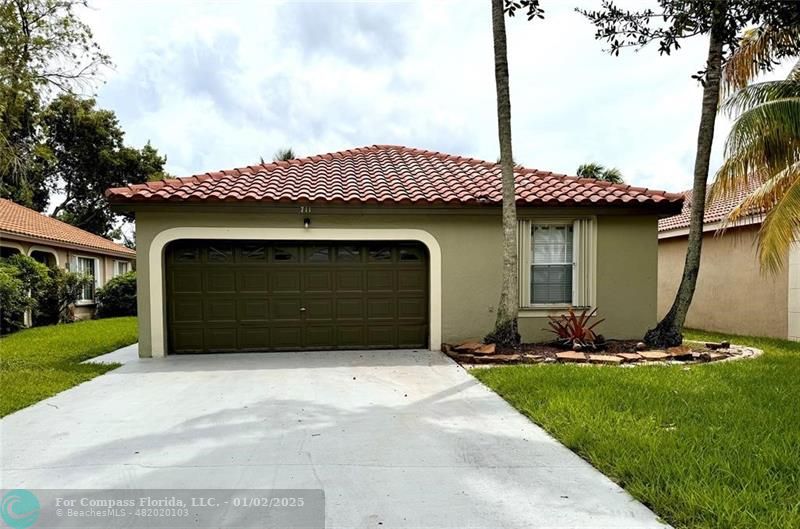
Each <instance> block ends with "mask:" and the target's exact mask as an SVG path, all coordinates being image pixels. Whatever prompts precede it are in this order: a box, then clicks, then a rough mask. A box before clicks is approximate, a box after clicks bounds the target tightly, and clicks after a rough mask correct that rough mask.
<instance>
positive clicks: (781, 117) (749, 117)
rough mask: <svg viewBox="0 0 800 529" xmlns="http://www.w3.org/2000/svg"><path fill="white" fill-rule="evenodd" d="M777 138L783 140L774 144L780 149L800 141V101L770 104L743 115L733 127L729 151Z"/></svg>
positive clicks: (727, 152)
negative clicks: (765, 139)
mask: <svg viewBox="0 0 800 529" xmlns="http://www.w3.org/2000/svg"><path fill="white" fill-rule="evenodd" d="M775 137H780V138H782V142H778V143H777V144H776V145H774V148H775V149H777V150H780V149H781V148H782V145H784V144H785V145H789V146H791V145H794V142H795V141H797V140H800V98H794V99H780V100H777V101H769V102H767V103H763V104H761V105H758V106H757V107H754V108H752V109H750V110H748V111H746V112H743V113H742V114H741V115H740V116H739V117H738V118H737V119H736V121H735V122H734V123H733V125H732V126H731V131H730V133H729V135H728V140H727V141H726V143H725V152H726V154H727V155H731V154H733V153H736V152H738V151H740V150H742V149H744V148H746V147H747V146H748V145H750V144H751V143H752V142H753V141H759V139H760V138H775ZM783 148H785V147H783Z"/></svg>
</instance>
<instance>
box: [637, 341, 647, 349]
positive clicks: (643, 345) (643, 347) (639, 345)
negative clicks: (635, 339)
mask: <svg viewBox="0 0 800 529" xmlns="http://www.w3.org/2000/svg"><path fill="white" fill-rule="evenodd" d="M645 349H647V344H646V343H644V342H639V343H637V344H636V350H637V351H644V350H645Z"/></svg>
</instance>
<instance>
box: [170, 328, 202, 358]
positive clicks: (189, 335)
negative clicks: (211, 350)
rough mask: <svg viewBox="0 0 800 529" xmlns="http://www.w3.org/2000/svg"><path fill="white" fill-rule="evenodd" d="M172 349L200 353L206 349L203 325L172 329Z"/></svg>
mask: <svg viewBox="0 0 800 529" xmlns="http://www.w3.org/2000/svg"><path fill="white" fill-rule="evenodd" d="M172 349H173V350H174V351H181V352H186V353H199V352H202V351H203V349H204V345H203V328H202V327H196V328H195V327H177V328H174V329H173V330H172Z"/></svg>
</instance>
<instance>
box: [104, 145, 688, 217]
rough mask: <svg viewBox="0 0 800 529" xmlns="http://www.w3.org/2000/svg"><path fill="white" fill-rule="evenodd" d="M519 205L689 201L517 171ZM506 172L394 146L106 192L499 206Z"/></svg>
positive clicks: (144, 198)
mask: <svg viewBox="0 0 800 529" xmlns="http://www.w3.org/2000/svg"><path fill="white" fill-rule="evenodd" d="M514 174H515V178H516V183H517V203H518V204H519V205H544V206H547V205H553V206H563V205H579V204H585V203H587V202H588V203H591V204H596V203H603V204H608V205H626V204H631V203H632V204H636V205H647V206H654V207H656V208H657V209H659V210H660V211H664V212H667V213H670V212H676V211H678V208H679V207H680V205H681V203H682V201H683V195H681V194H677V193H667V192H664V191H653V190H649V189H645V188H641V187H633V186H629V185H624V184H622V185H620V184H611V183H609V182H603V181H598V180H593V179H588V178H578V177H574V176H566V175H562V174H554V173H552V172H550V171H539V170H536V169H527V168H525V167H521V166H517V167H515V169H514ZM501 187H502V186H501V175H500V165H499V164H497V163H492V162H487V161H482V160H476V159H473V158H464V157H461V156H452V155H448V154H443V153H439V152H432V151H426V150H421V149H412V148H408V147H401V146H396V145H373V146H371V147H362V148H357V149H350V150H347V151H340V152H334V153H327V154H322V155H316V156H311V157H307V158H300V159H296V160H290V161H279V162H273V163H267V164H262V165H255V166H249V167H242V168H238V169H232V170H226V171H217V172H213V173H204V174H198V175H193V176H190V177H186V178H178V179H169V180H163V181H160V182H149V183H147V184H137V185H130V186H128V187H121V188H114V189H109V190H108V191H106V196H107V197H108V199H109V201H111V202H113V203H136V202H159V201H160V202H163V201H169V202H217V201H224V202H238V201H241V202H273V203H274V202H279V203H286V202H323V203H348V204H349V203H353V204H388V205H392V204H396V205H402V204H411V205H421V204H424V205H453V206H461V205H476V206H477V205H493V206H498V205H500V204H501V202H502V191H501Z"/></svg>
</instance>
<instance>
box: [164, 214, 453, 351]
mask: <svg viewBox="0 0 800 529" xmlns="http://www.w3.org/2000/svg"><path fill="white" fill-rule="evenodd" d="M181 239H241V240H265V241H269V240H276V241H279V240H292V241H418V242H421V243H422V244H424V245H425V246H426V247H427V248H428V253H429V255H430V259H429V267H430V300H429V303H428V306H429V307H430V309H429V310H430V333H429V334H430V344H429V347H430V348H431V350H434V351H438V350H439V348H440V346H441V343H442V249H441V247H440V246H439V242H438V241H437V240H436V238H435V237H434V236H433V235H431V234H430V233H428V232H427V231H425V230H412V229H368V228H365V229H355V228H347V229H344V228H308V229H306V228H217V227H180V228H169V229H167V230H164V231H162V232H160V233H158V234H157V235H156V236H155V237H153V241H152V242H151V243H150V252H149V254H148V265H149V269H150V340H151V342H150V343H151V348H152V356H153V357H159V358H161V357H164V356H165V355H166V351H167V344H166V332H165V331H166V318H165V314H164V288H165V287H164V248H165V247H166V246H167V244H169V243H170V242H172V241H177V240H181Z"/></svg>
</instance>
